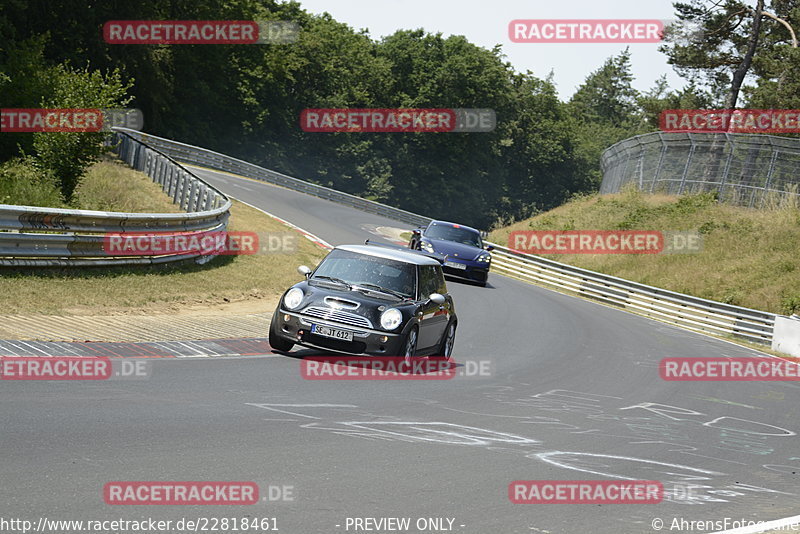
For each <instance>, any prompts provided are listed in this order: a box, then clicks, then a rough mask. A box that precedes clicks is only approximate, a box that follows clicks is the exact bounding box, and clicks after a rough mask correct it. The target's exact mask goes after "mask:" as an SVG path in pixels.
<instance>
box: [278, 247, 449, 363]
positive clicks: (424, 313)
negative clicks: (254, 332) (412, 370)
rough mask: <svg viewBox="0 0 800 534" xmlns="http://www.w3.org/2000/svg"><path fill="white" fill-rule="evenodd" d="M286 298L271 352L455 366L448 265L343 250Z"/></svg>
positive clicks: (404, 254) (389, 250) (402, 253)
mask: <svg viewBox="0 0 800 534" xmlns="http://www.w3.org/2000/svg"><path fill="white" fill-rule="evenodd" d="M297 270H298V272H300V274H303V275H305V277H306V280H304V281H302V282H299V283H297V284H295V285H293V286H292V287H291V288H290V289H289V290H288V291H286V293H284V294H283V297H281V300H280V303H279V304H278V307H277V309H276V310H275V314H274V315H273V316H272V323H271V324H270V329H269V344H270V345H271V346H272V348H274V349H276V350H279V351H289V350H291V348H292V347H293V346H294V345H295V344H300V345H305V346H308V347H314V348H319V349H324V350H333V351H337V352H346V353H350V354H357V355H370V356H401V357H405V358H411V357H413V356H422V355H436V356H443V357H445V358H447V359H449V358H450V356H451V354H452V352H453V344H454V342H455V337H456V326H457V325H458V319H457V318H456V311H455V306H454V305H453V299H452V297H451V296H450V294H449V293H448V292H447V286H446V284H445V280H444V276H443V274H442V265H441V261H440V260H437V259H436V258H434V257H431V256H429V255H426V254H424V253H420V252H414V251H410V250H408V249H403V248H400V247H397V248H395V247H391V246H379V245H369V244H367V245H341V246H338V247H336V248H334V249H333V250H332V251H330V253H328V255H327V256H325V258H324V259H323V260H322V262H320V264H319V265H318V266H317V268H316V269H315V270H314V271H313V272H312V271H311V269H309V268H308V267H305V266H300V267H298V269H297Z"/></svg>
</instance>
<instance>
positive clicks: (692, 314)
mask: <svg viewBox="0 0 800 534" xmlns="http://www.w3.org/2000/svg"><path fill="white" fill-rule="evenodd" d="M126 132H127V133H129V134H130V135H132V136H137V137H139V138H141V139H142V140H143V141H145V142H146V143H147V144H148V145H150V146H154V147H157V148H158V149H159V150H161V151H162V152H164V153H166V154H169V155H170V156H172V157H173V158H175V159H177V160H179V161H185V162H188V163H194V164H196V165H201V166H205V167H209V168H213V169H219V170H223V171H227V172H231V173H234V174H238V175H241V176H245V177H247V178H253V179H256V180H262V181H265V182H269V183H272V184H277V185H281V186H284V187H286V188H288V189H293V190H295V191H301V192H304V193H308V194H311V195H314V196H317V197H320V198H325V199H328V200H332V201H334V202H338V203H341V204H346V205H348V206H352V207H354V208H357V209H360V210H363V211H367V212H370V213H376V214H379V215H382V216H385V217H388V218H391V219H394V220H397V221H401V222H405V223H407V224H410V225H415V226H422V225H426V224H428V222H430V221H431V219H430V218H428V217H423V216H421V215H416V214H414V213H410V212H408V211H404V210H400V209H397V208H393V207H391V206H386V205H384V204H380V203H378V202H373V201H370V200H366V199H363V198H359V197H356V196H353V195H348V194H347V193H342V192H339V191H335V190H333V189H330V188H327V187H322V186H318V185H314V184H311V183H308V182H305V181H303V180H299V179H297V178H293V177H291V176H287V175H285V174H281V173H278V172H275V171H271V170H269V169H264V168H263V167H259V166H257V165H254V164H252V163H247V162H245V161H242V160H238V159H236V158H231V157H230V156H226V155H224V154H219V153H217V152H212V151H211V150H206V149H203V148H199V147H195V146H191V145H186V144H184V143H178V142H176V141H171V140H169V139H162V138H159V137H154V136H150V135H146V134H141V133H139V132H135V131H127V130H126ZM492 245H494V247H495V251H494V253H493V254H492V256H493V259H492V271H493V272H496V273H499V274H503V275H506V276H510V277H513V278H517V279H520V280H524V281H526V282H529V283H535V284H539V285H544V286H547V287H551V288H554V289H557V290H560V291H564V292H568V293H572V294H575V295H579V296H581V297H585V298H590V299H593V300H597V301H599V302H603V303H606V304H610V305H613V306H618V307H621V308H625V309H627V310H630V311H634V312H637V313H639V314H641V315H645V316H647V317H651V318H653V319H657V320H660V321H662V322H666V323H670V324H674V325H676V326H680V327H683V328H686V329H689V330H695V331H700V332H706V333H711V334H716V335H729V336H734V337H739V338H743V339H746V340H749V341H752V342H756V343H767V344H768V343H775V340H774V339H773V329H774V325H775V319H776V317H780V316H776V315H775V314H774V313H768V312H762V311H758V310H751V309H749V308H742V307H738V306H732V305H730V304H724V303H722V302H714V301H710V300H705V299H701V298H697V297H692V296H690V295H683V294H681V293H675V292H672V291H667V290H664V289H659V288H657V287H652V286H647V285H644V284H638V283H635V282H630V281H628V280H623V279H621V278H616V277H613V276H608V275H604V274H601V273H596V272H593V271H589V270H586V269H580V268H578V267H573V266H571V265H567V264H564V263H559V262H556V261H552V260H548V259H545V258H542V257H540V256H534V255H531V254H523V253H520V252H516V251H514V250H511V249H508V248H506V247H503V246H501V245H497V244H494V243H492ZM797 350H798V351H800V347H798V349H797ZM784 351H785V349H784Z"/></svg>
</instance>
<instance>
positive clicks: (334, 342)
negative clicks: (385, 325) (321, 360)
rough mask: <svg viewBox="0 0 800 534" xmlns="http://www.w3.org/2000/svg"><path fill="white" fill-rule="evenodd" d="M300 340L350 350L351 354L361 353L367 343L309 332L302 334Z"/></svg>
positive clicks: (338, 349)
mask: <svg viewBox="0 0 800 534" xmlns="http://www.w3.org/2000/svg"><path fill="white" fill-rule="evenodd" d="M301 340H302V341H303V342H305V343H311V344H312V345H316V346H317V347H323V348H326V349H331V350H337V351H340V352H350V353H352V354H362V353H363V352H364V351H365V350H367V344H366V343H364V342H363V341H342V340H340V339H331V338H329V337H323V336H318V335H316V334H311V333H305V334H303V336H302V337H301Z"/></svg>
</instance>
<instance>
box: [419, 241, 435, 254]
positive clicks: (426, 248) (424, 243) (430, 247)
mask: <svg viewBox="0 0 800 534" xmlns="http://www.w3.org/2000/svg"><path fill="white" fill-rule="evenodd" d="M419 247H420V248H421V249H422V250H424V251H426V252H433V245H431V244H430V243H428V242H427V241H420V242H419Z"/></svg>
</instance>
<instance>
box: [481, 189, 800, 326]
mask: <svg viewBox="0 0 800 534" xmlns="http://www.w3.org/2000/svg"><path fill="white" fill-rule="evenodd" d="M513 230H660V231H669V230H679V231H697V232H699V233H700V234H701V235H702V237H703V247H702V250H701V251H700V252H698V253H693V254H656V255H638V254H619V255H590V254H572V255H562V254H550V255H547V256H546V257H548V258H550V259H554V260H556V261H560V262H563V263H568V264H570V265H575V266H578V267H583V268H586V269H591V270H593V271H599V272H602V273H605V274H610V275H613V276H618V277H621V278H625V279H628V280H633V281H636V282H640V283H644V284H648V285H652V286H656V287H661V288H665V289H668V290H672V291H677V292H680V293H687V294H690V295H695V296H698V297H702V298H706V299H711V300H716V301H721V302H726V303H729V304H734V305H738V306H745V307H748V308H754V309H758V310H764V311H770V312H774V313H782V314H791V313H796V312H798V311H800V258H798V251H800V246H799V244H800V209H798V208H797V206H796V205H794V206H792V205H790V206H784V207H780V208H778V207H773V208H771V209H764V210H754V209H748V208H741V207H736V206H732V205H727V204H718V203H717V202H716V201H715V200H714V197H713V196H712V195H710V194H701V195H687V196H681V197H673V196H666V195H646V194H641V193H638V192H636V191H627V192H624V193H620V194H616V195H602V196H601V195H591V196H586V197H582V198H578V199H575V200H574V201H572V202H569V203H567V204H564V205H563V206H560V207H558V208H556V209H554V210H551V211H549V212H547V213H542V214H540V215H538V216H536V217H533V218H532V219H528V220H525V221H520V222H518V223H515V224H513V225H511V226H508V227H505V228H500V229H497V230H495V231H493V232H492V233H491V234H490V236H489V240H490V241H493V242H495V243H500V244H501V245H506V246H507V245H508V236H509V233H510V232H511V231H513Z"/></svg>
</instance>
